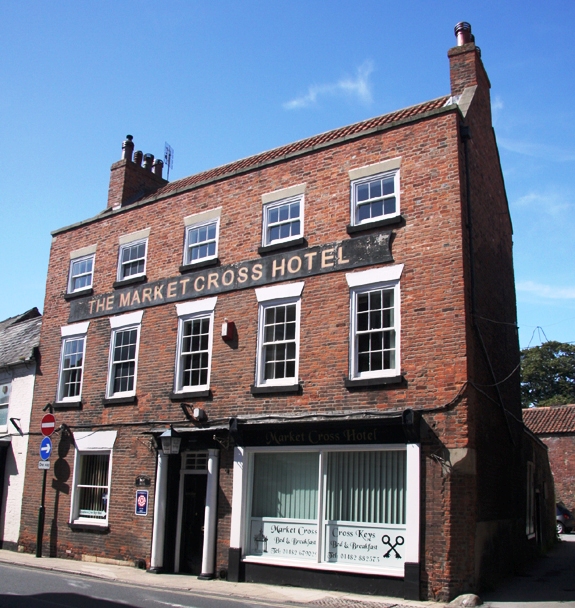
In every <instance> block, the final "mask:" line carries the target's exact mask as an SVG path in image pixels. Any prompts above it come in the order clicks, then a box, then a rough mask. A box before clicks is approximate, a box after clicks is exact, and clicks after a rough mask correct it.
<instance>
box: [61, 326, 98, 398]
mask: <svg viewBox="0 0 575 608" xmlns="http://www.w3.org/2000/svg"><path fill="white" fill-rule="evenodd" d="M89 326H90V322H89V321H87V322H84V323H75V324H74V325H67V326H65V327H62V328H60V333H61V335H62V346H61V348H60V368H59V371H58V393H57V395H58V397H57V401H59V402H61V403H64V402H77V401H80V399H81V397H82V386H83V383H84V363H85V361H86V339H87V333H88V327H89ZM74 340H83V346H82V365H81V366H79V369H80V390H79V392H78V394H77V395H74V396H73V397H65V396H64V388H65V383H64V374H65V373H66V371H67V369H64V360H65V350H66V344H68V343H69V342H71V341H74ZM69 369H78V367H76V368H69Z"/></svg>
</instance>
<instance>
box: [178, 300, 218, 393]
mask: <svg viewBox="0 0 575 608" xmlns="http://www.w3.org/2000/svg"><path fill="white" fill-rule="evenodd" d="M216 302H217V298H206V299H204V300H196V301H192V302H184V303H183V304H176V309H177V311H178V317H179V324H178V325H179V327H178V354H177V361H176V392H194V391H202V390H207V389H208V388H209V385H210V367H211V365H210V364H211V354H212V343H213V325H214V309H215V306H216Z"/></svg>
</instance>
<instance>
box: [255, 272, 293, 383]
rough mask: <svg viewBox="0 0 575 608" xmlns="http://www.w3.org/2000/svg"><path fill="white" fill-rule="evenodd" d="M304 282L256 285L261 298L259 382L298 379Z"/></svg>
mask: <svg viewBox="0 0 575 608" xmlns="http://www.w3.org/2000/svg"><path fill="white" fill-rule="evenodd" d="M303 286H304V283H303V282H300V283H291V284H288V285H279V286H277V287H276V286H274V287H262V288H260V289H256V297H257V299H258V302H259V323H258V326H259V331H258V356H257V363H256V386H274V385H275V386H278V385H294V384H297V382H298V363H299V336H300V328H299V325H300V304H301V293H302V291H303Z"/></svg>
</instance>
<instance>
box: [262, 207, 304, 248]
mask: <svg viewBox="0 0 575 608" xmlns="http://www.w3.org/2000/svg"><path fill="white" fill-rule="evenodd" d="M302 203H303V197H296V198H294V199H288V200H284V201H280V202H279V203H270V204H269V205H266V207H265V212H264V218H265V228H264V233H265V243H264V244H265V245H271V244H273V243H276V242H279V241H288V240H292V239H295V238H297V237H300V236H301V220H302V206H303V205H302Z"/></svg>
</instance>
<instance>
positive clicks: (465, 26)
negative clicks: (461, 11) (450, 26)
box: [455, 21, 474, 46]
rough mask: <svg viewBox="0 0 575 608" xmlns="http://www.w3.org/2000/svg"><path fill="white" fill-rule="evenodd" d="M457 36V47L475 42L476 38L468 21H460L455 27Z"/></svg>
mask: <svg viewBox="0 0 575 608" xmlns="http://www.w3.org/2000/svg"><path fill="white" fill-rule="evenodd" d="M455 36H456V38H457V46H463V45H464V44H468V43H470V42H473V41H474V36H473V34H472V33H471V25H470V24H469V23H467V21H460V22H459V23H458V24H457V25H456V26H455Z"/></svg>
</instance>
